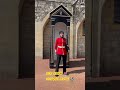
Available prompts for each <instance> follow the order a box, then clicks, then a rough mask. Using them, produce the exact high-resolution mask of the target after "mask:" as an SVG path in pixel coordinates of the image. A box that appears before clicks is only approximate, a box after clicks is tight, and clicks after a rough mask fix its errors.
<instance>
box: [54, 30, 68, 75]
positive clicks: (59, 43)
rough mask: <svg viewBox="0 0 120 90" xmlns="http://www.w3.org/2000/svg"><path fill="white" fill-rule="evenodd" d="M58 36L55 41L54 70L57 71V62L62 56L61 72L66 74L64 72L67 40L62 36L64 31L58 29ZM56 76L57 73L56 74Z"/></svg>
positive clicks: (58, 62)
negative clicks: (55, 59) (55, 56)
mask: <svg viewBox="0 0 120 90" xmlns="http://www.w3.org/2000/svg"><path fill="white" fill-rule="evenodd" d="M59 35H60V37H59V38H57V39H56V42H55V53H56V55H57V63H56V70H55V72H58V71H59V64H60V61H61V58H63V74H64V75H67V72H66V59H67V53H68V49H69V47H68V45H67V41H66V39H65V38H64V32H63V31H60V32H59ZM56 76H58V75H56Z"/></svg>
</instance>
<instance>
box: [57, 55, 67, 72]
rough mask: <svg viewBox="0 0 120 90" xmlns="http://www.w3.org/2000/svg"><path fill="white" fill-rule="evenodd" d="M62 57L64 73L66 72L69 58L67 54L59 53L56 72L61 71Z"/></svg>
mask: <svg viewBox="0 0 120 90" xmlns="http://www.w3.org/2000/svg"><path fill="white" fill-rule="evenodd" d="M61 58H63V73H64V72H66V58H67V55H57V62H56V70H55V72H58V71H59V64H60V61H61Z"/></svg>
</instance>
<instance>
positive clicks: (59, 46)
mask: <svg viewBox="0 0 120 90" xmlns="http://www.w3.org/2000/svg"><path fill="white" fill-rule="evenodd" d="M65 45H66V39H65V38H57V39H56V43H55V50H56V54H58V55H66V54H67V51H66V48H65Z"/></svg>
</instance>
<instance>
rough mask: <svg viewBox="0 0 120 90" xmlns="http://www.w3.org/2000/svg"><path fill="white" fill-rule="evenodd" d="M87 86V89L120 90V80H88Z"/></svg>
mask: <svg viewBox="0 0 120 90" xmlns="http://www.w3.org/2000/svg"><path fill="white" fill-rule="evenodd" d="M85 88H86V89H85V90H120V80H111V81H108V82H88V83H86V84H85Z"/></svg>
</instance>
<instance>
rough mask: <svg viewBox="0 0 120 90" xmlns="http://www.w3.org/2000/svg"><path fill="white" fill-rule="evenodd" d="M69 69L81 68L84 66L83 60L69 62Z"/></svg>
mask: <svg viewBox="0 0 120 90" xmlns="http://www.w3.org/2000/svg"><path fill="white" fill-rule="evenodd" d="M69 63H70V68H73V67H83V66H85V60H81V61H70V62H69Z"/></svg>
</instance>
